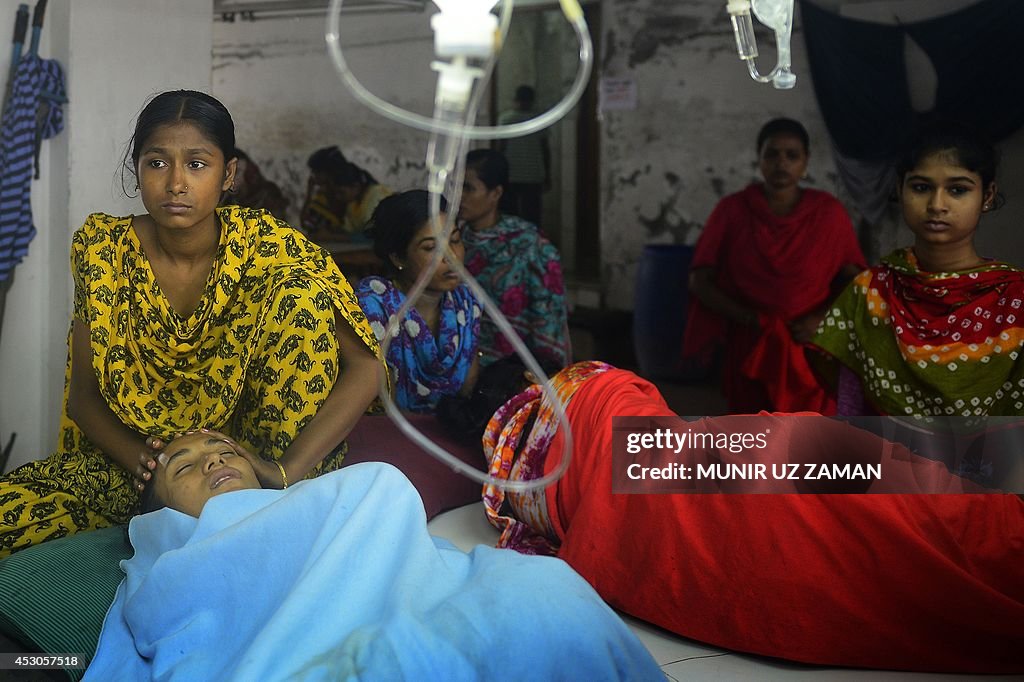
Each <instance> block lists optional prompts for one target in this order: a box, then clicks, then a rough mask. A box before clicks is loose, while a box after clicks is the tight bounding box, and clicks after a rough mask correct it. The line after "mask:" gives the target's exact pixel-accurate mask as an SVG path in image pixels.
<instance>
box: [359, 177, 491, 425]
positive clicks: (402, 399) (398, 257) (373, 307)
mask: <svg viewBox="0 0 1024 682" xmlns="http://www.w3.org/2000/svg"><path fill="white" fill-rule="evenodd" d="M428 199H429V195H428V193H427V192H425V191H423V190H413V191H409V192H403V193H402V194H396V195H394V196H390V197H388V198H386V199H384V200H383V201H381V203H380V205H379V206H377V210H376V211H374V214H373V221H372V223H371V226H370V228H369V230H368V231H367V234H369V235H370V236H371V237H372V239H373V250H374V252H375V253H376V254H377V256H378V257H379V258H380V259H381V260H382V261H384V264H385V266H386V267H387V269H388V275H389V276H388V277H376V276H374V277H367V278H365V279H363V280H362V281H361V282H360V283H359V286H358V287H356V295H357V296H358V297H359V303H360V305H361V306H362V308H363V310H364V311H365V312H366V317H367V320H368V321H369V323H370V327H371V329H373V332H374V334H375V335H376V337H377V339H378V340H383V339H384V334H385V331H386V330H387V327H388V322H389V321H390V320H391V318H392V317H394V315H395V314H396V313H397V312H398V309H399V307H400V306H401V305H402V303H404V302H405V298H406V297H405V292H407V291H409V290H410V289H411V288H412V286H413V284H414V283H415V282H416V278H417V277H419V275H420V273H421V272H422V271H423V269H424V268H426V267H429V265H430V262H431V259H432V258H433V254H434V249H436V248H437V240H436V239H435V238H434V228H433V226H432V225H431V223H430V210H429V204H428ZM447 210H448V207H447V202H445V200H444V198H443V197H442V199H441V211H442V212H446V211H447ZM449 246H450V248H451V252H452V253H451V254H449V255H448V257H447V258H452V257H455V258H458V259H459V262H461V261H462V257H463V246H462V236H461V233H460V231H459V230H458V229H456V230H455V231H454V232H453V233H452V236H451V239H450V241H449ZM480 312H481V309H480V306H479V304H478V303H477V302H476V299H475V298H474V297H473V294H472V292H471V291H470V290H469V287H467V286H466V285H465V284H463V283H462V282H461V280H460V278H459V275H458V273H456V272H454V271H453V270H452V269H451V268H450V267H449V265H448V261H447V259H446V260H445V261H442V263H441V266H440V267H439V268H438V270H437V272H435V273H434V275H433V277H432V278H431V280H430V282H429V284H427V288H426V289H425V290H424V291H423V293H422V294H420V296H419V298H418V299H417V300H416V303H415V305H414V306H413V308H412V309H411V310H410V311H409V313H408V314H407V315H406V316H405V319H403V320H402V322H401V324H400V325H399V328H398V330H397V335H396V336H395V337H393V338H392V340H391V345H390V346H389V347H388V352H387V364H388V368H389V370H390V372H391V380H392V385H393V386H394V399H395V402H396V403H397V405H398V407H399V408H401V409H403V410H408V411H411V412H432V411H433V410H434V406H435V405H437V401H438V400H439V399H440V398H441V396H444V395H456V394H465V393H467V392H468V391H470V390H471V389H472V387H473V383H475V377H476V372H477V366H478V362H477V340H478V338H479V335H480Z"/></svg>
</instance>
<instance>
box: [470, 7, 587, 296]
mask: <svg viewBox="0 0 1024 682" xmlns="http://www.w3.org/2000/svg"><path fill="white" fill-rule="evenodd" d="M584 17H585V19H586V21H587V26H588V27H589V29H590V34H591V39H592V40H593V41H594V54H595V55H597V54H599V51H598V46H597V39H598V37H599V36H600V27H599V19H600V7H599V5H598V4H593V3H588V4H586V5H584ZM578 66H579V46H578V43H577V40H576V36H575V34H574V33H573V30H572V27H571V26H570V25H569V23H568V22H567V21H566V20H565V17H564V16H563V15H562V12H561V10H560V9H559V7H558V5H557V3H554V2H553V3H551V5H542V6H538V7H528V8H522V9H520V8H517V9H516V10H515V14H514V15H513V17H512V23H511V25H510V26H509V32H508V36H507V37H506V40H505V46H504V48H503V49H502V53H501V57H500V59H499V60H498V64H497V67H496V68H495V71H494V76H493V80H492V84H491V107H490V109H491V119H492V123H496V122H497V118H498V115H499V113H500V112H503V111H508V110H509V109H512V108H513V106H514V100H515V92H516V88H518V87H519V86H521V85H529V86H531V87H532V88H533V89H534V91H535V93H536V103H535V106H534V108H535V110H536V111H538V112H543V111H546V110H547V109H549V108H551V107H552V106H553V105H554V104H555V103H556V102H557V101H558V100H559V99H561V98H562V97H563V96H564V95H565V93H566V92H567V91H568V89H569V87H570V86H571V85H572V82H573V80H574V78H575V76H576V72H577V69H578ZM596 72H597V68H596V65H595V68H594V71H593V72H592V73H591V77H590V82H589V83H588V85H587V89H586V91H585V92H584V94H583V97H582V98H581V99H580V101H579V102H578V103H577V105H576V106H575V107H574V108H573V109H572V110H571V111H570V112H569V113H568V114H566V116H565V117H564V118H562V119H561V120H560V121H558V122H557V123H555V124H554V125H553V126H551V127H550V128H548V129H547V130H546V131H545V135H546V137H547V141H548V147H549V149H550V178H551V188H550V190H548V191H545V192H544V194H543V197H542V204H541V219H540V228H541V230H542V231H543V232H544V234H545V235H546V236H547V237H548V239H550V240H551V241H552V243H554V244H555V246H557V247H558V250H559V252H560V253H561V257H562V268H563V270H564V272H565V276H566V279H567V280H569V281H580V280H589V281H596V280H597V279H598V278H599V276H600V261H601V247H600V224H599V213H598V210H599V206H600V197H599V191H598V190H599V187H600V184H599V182H598V180H599V168H600V164H599V151H600V150H599V145H598V141H599V135H598V123H597V95H596V87H595V85H594V84H595V82H596V77H595V75H594V74H595V73H596Z"/></svg>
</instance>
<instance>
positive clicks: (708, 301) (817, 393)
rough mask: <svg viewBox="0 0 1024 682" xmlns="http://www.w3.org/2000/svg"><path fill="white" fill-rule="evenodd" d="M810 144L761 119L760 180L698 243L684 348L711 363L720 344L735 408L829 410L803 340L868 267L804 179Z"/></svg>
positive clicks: (842, 224) (789, 123) (803, 135)
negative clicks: (835, 297)
mask: <svg viewBox="0 0 1024 682" xmlns="http://www.w3.org/2000/svg"><path fill="white" fill-rule="evenodd" d="M808 144H809V142H808V136H807V131H806V130H805V129H804V127H803V126H802V125H801V124H800V123H798V122H797V121H793V120H790V119H781V118H780V119H775V120H773V121H770V122H769V123H767V124H766V125H765V126H764V127H763V128H762V129H761V132H760V133H759V134H758V138H757V151H758V158H759V167H760V170H761V175H762V176H763V177H764V182H763V183H755V184H752V185H750V186H749V187H747V188H746V189H745V190H743V191H741V192H737V193H736V194H731V195H729V196H727V197H725V198H724V199H722V200H721V201H720V202H719V203H718V206H716V207H715V210H714V211H713V212H712V213H711V217H709V218H708V222H707V224H706V225H705V227H704V232H703V233H702V234H701V237H700V239H699V240H698V241H697V248H696V251H695V253H694V256H693V262H692V264H691V266H690V290H691V291H692V292H693V295H694V300H693V302H692V303H691V304H690V310H689V313H688V317H687V324H686V335H685V337H684V340H683V356H684V357H688V358H692V357H696V358H699V359H701V360H705V361H709V360H710V356H711V354H712V353H713V351H714V350H715V349H716V348H721V347H723V346H724V353H723V357H722V392H723V394H724V395H725V397H726V399H727V401H728V408H729V412H732V413H756V412H758V411H760V410H782V411H794V410H812V411H815V412H819V413H822V414H833V413H834V412H835V402H834V400H833V399H832V398H830V397H829V396H828V395H827V394H826V392H825V391H824V390H823V389H822V388H821V387H820V386H819V384H818V381H817V379H816V378H815V375H814V373H813V372H812V371H811V368H810V367H809V366H808V364H807V361H806V359H805V357H804V352H803V344H804V342H806V341H807V340H809V339H810V338H811V336H813V335H814V332H815V330H816V329H817V328H818V324H819V323H820V322H821V319H822V317H823V316H824V314H825V311H826V306H827V304H828V302H829V300H830V299H831V298H832V296H833V294H835V293H838V291H839V290H840V289H841V288H842V285H843V284H845V283H846V282H847V281H849V280H850V279H851V278H853V276H854V275H856V274H857V273H858V272H860V271H861V270H863V269H864V268H865V267H866V265H865V260H864V256H863V254H862V253H861V250H860V246H859V245H858V244H857V238H856V235H855V234H854V231H853V226H852V224H851V223H850V218H849V216H848V215H847V214H846V211H845V209H844V208H843V206H842V205H841V204H840V203H839V201H837V200H836V198H835V197H833V196H832V195H831V194H828V193H827V192H822V191H819V190H814V189H809V188H804V187H801V186H800V180H801V179H802V178H803V177H805V174H806V171H807V160H808Z"/></svg>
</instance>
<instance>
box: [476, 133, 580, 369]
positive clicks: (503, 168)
mask: <svg viewBox="0 0 1024 682" xmlns="http://www.w3.org/2000/svg"><path fill="white" fill-rule="evenodd" d="M507 185H508V161H506V160H505V157H504V156H503V155H502V154H501V152H497V151H494V150H492V149H476V150H473V151H471V152H469V154H468V155H467V156H466V178H465V183H464V185H463V190H462V204H461V205H460V206H459V220H461V221H462V222H463V225H464V227H465V229H464V230H463V233H462V241H463V243H464V244H465V246H466V269H467V270H468V271H469V272H470V274H472V275H473V276H474V277H476V279H477V281H479V282H480V286H482V287H483V289H484V291H486V292H487V295H488V296H490V297H491V299H493V300H494V303H495V305H497V306H498V308H499V309H500V310H501V312H502V313H503V314H504V315H505V317H507V318H508V321H509V322H510V323H511V324H512V328H513V329H515V331H516V333H517V334H518V335H519V336H520V338H522V339H523V341H524V342H525V343H526V346H527V348H529V349H530V351H531V352H532V353H533V354H534V355H535V356H536V357H537V358H538V359H540V360H542V361H545V362H551V363H554V364H557V365H558V366H562V365H565V364H566V363H567V362H569V357H570V350H569V322H568V320H569V312H568V308H567V307H566V300H565V286H564V283H563V281H562V264H561V261H560V260H559V256H558V249H556V248H555V246H554V245H553V244H552V243H551V242H549V241H548V240H547V239H546V238H545V237H543V236H542V235H541V234H540V232H539V231H538V230H537V226H536V225H534V224H533V223H530V222H527V221H525V220H523V219H522V218H518V217H516V216H512V215H507V214H504V213H500V212H499V210H498V204H499V202H500V201H501V197H502V194H503V193H504V191H505V187H506V186H507ZM480 352H481V353H482V354H483V355H482V357H481V363H482V364H484V365H486V364H488V363H490V362H493V361H494V360H496V359H498V358H500V357H503V356H505V355H508V354H509V353H511V352H513V349H512V345H511V344H510V343H509V342H508V340H507V339H506V338H505V337H504V335H502V334H501V333H500V332H498V329H497V327H496V326H495V324H494V322H492V321H491V320H490V318H489V317H488V316H486V315H485V316H484V319H483V321H482V322H481V324H480Z"/></svg>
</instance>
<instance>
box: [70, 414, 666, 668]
mask: <svg viewBox="0 0 1024 682" xmlns="http://www.w3.org/2000/svg"><path fill="white" fill-rule="evenodd" d="M160 459H161V462H162V463H161V464H160V466H159V467H158V468H157V470H156V471H155V472H154V474H155V478H154V485H153V486H151V487H152V488H153V493H154V495H153V497H154V502H153V503H151V504H150V506H151V508H157V507H160V506H161V505H162V504H167V505H169V507H170V508H167V509H160V510H159V511H156V512H154V513H147V514H143V515H142V516H138V517H136V518H134V519H132V522H131V525H130V526H129V537H130V540H131V543H132V545H133V546H134V548H135V554H134V556H133V557H132V558H131V559H128V560H126V561H124V562H123V563H122V568H123V570H124V572H125V574H126V578H125V580H124V581H122V583H121V585H120V587H119V588H118V591H117V595H116V597H115V599H114V603H113V604H112V605H111V607H110V610H109V611H108V613H107V617H106V620H105V621H104V625H103V631H102V634H101V635H100V640H99V645H98V647H97V650H96V655H95V656H94V657H93V659H92V662H91V663H90V665H89V668H88V670H87V671H86V675H85V679H86V680H101V681H106V680H113V679H119V680H149V679H167V680H229V679H231V680H308V679H317V680H326V679H331V680H342V679H367V680H400V679H402V680H405V679H407V680H474V679H557V678H559V677H563V676H564V674H565V670H566V668H565V666H566V662H567V661H571V663H572V674H573V676H578V677H579V678H580V679H595V680H612V679H651V680H653V679H657V678H658V677H659V676H660V670H659V668H658V666H657V664H656V663H655V662H654V660H653V659H652V658H651V656H650V654H649V653H647V650H646V649H644V647H643V645H642V644H641V643H640V641H639V640H638V639H637V638H636V636H635V635H634V634H633V633H632V632H630V630H629V629H628V628H627V627H626V626H625V624H624V623H623V622H622V621H621V619H620V618H619V617H618V616H617V615H615V613H614V612H613V611H612V610H611V609H610V608H608V606H607V605H605V604H604V603H603V602H602V601H601V599H600V598H599V597H598V596H597V595H596V594H595V593H594V591H593V589H591V588H590V587H589V586H588V585H587V584H586V583H585V582H584V581H583V580H582V579H580V577H579V576H578V575H576V574H575V573H573V571H572V570H571V569H569V568H568V567H567V566H566V565H565V564H564V563H563V562H561V561H558V560H555V559H551V558H546V557H527V556H519V555H515V554H513V553H511V552H502V551H500V550H495V549H488V548H485V547H477V548H476V549H475V550H474V551H473V552H472V554H467V553H465V552H462V551H460V550H458V549H456V548H455V547H454V546H452V545H451V544H450V543H448V542H447V541H444V540H437V539H434V538H432V537H431V536H430V535H429V534H428V531H427V527H426V520H425V518H424V513H423V504H422V502H421V500H420V497H419V495H418V494H417V492H416V490H415V488H413V487H412V485H411V484H410V483H409V481H408V480H407V479H406V478H405V477H404V476H402V475H401V473H399V472H398V471H397V470H396V469H394V468H393V467H391V466H390V465H387V464H381V463H362V464H357V465H354V466H352V467H349V468H347V469H345V470H343V471H338V472H333V473H331V474H329V475H326V476H322V477H320V478H318V479H316V480H310V481H303V482H301V483H299V484H298V485H296V486H292V487H289V488H288V489H287V490H260V489H258V488H259V487H260V485H259V480H258V477H257V476H256V475H255V474H254V472H253V470H252V464H253V462H255V461H256V459H257V458H256V457H254V456H253V455H251V454H249V453H248V452H246V451H245V449H244V448H241V447H240V446H238V445H237V444H236V443H234V442H233V441H231V440H230V439H228V438H225V437H223V436H222V435H221V434H218V433H215V432H199V433H194V434H190V435H187V436H183V437H181V438H178V439H176V440H175V441H173V442H171V443H170V445H169V446H168V447H167V449H166V450H165V451H164V453H163V454H162V455H161V457H160ZM495 614H500V618H495ZM311 624H315V626H314V627H311ZM510 631H511V632H515V633H516V636H515V640H516V642H515V646H509V643H508V636H509V632H510ZM524 651H525V652H529V654H528V655H524V653H523V652H524Z"/></svg>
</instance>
